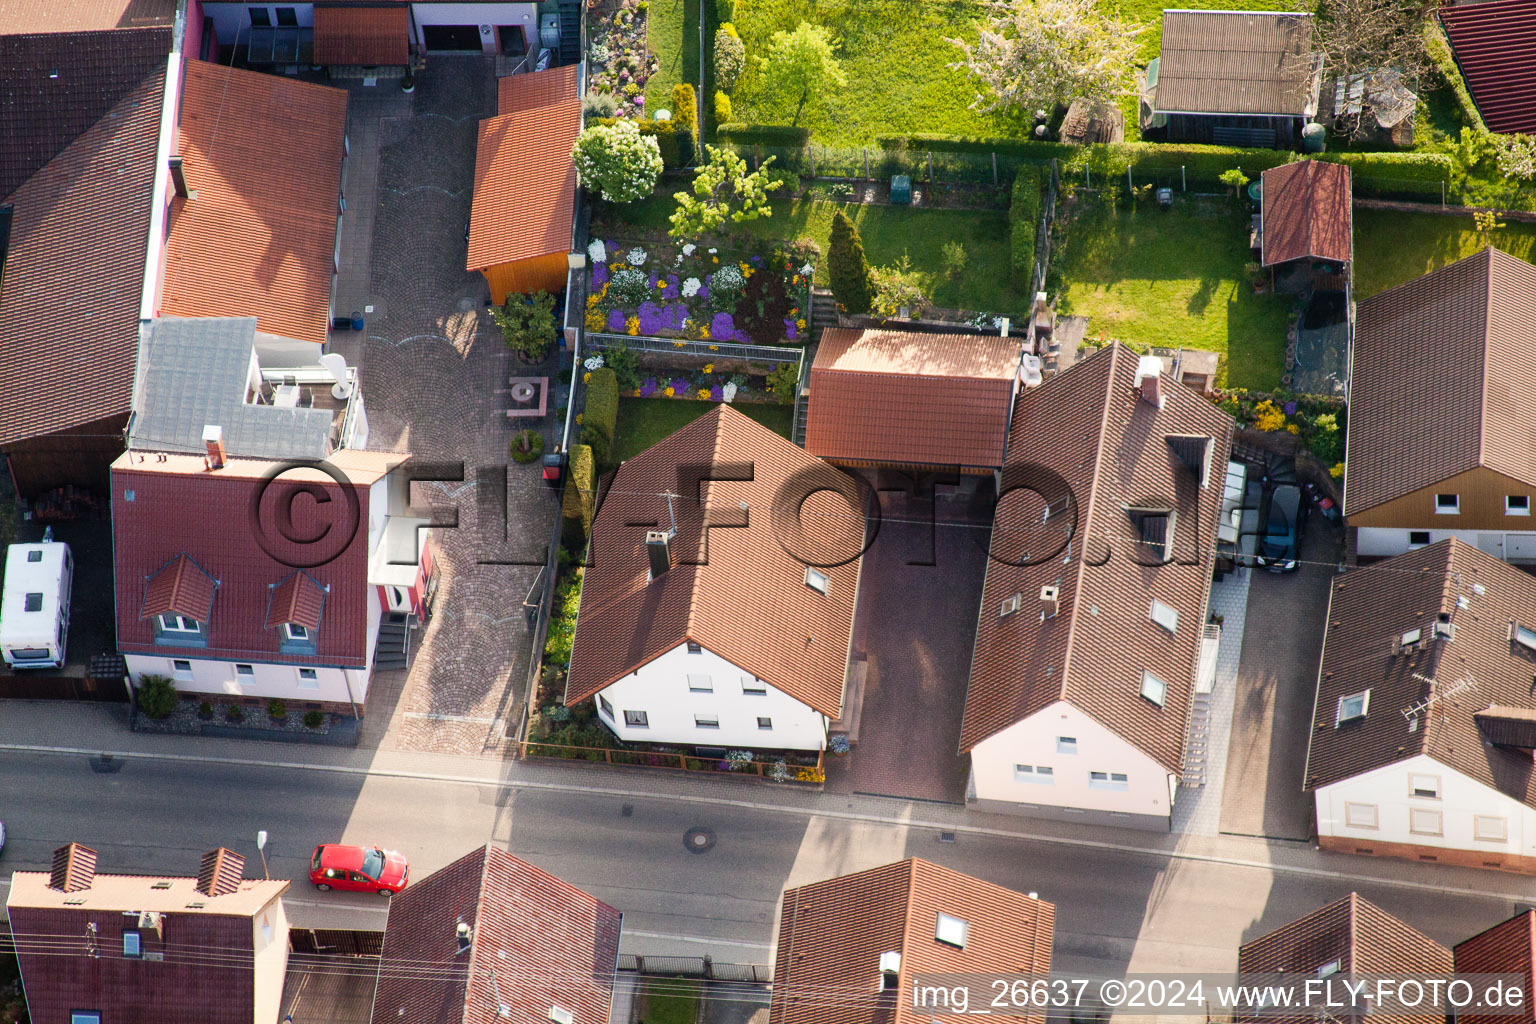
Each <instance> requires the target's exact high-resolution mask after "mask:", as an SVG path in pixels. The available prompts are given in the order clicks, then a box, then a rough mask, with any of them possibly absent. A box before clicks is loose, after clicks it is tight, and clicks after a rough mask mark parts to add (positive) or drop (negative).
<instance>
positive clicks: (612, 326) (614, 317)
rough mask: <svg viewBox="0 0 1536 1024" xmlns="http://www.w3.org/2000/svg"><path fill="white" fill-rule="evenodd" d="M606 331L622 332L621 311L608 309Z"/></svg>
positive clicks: (622, 314)
mask: <svg viewBox="0 0 1536 1024" xmlns="http://www.w3.org/2000/svg"><path fill="white" fill-rule="evenodd" d="M608 329H609V330H610V331H614V332H618V331H622V330H624V311H623V310H622V309H610V310H609V311H608Z"/></svg>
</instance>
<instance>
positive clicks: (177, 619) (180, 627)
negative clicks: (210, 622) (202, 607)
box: [160, 614, 202, 633]
mask: <svg viewBox="0 0 1536 1024" xmlns="http://www.w3.org/2000/svg"><path fill="white" fill-rule="evenodd" d="M201 631H202V627H201V626H200V625H199V624H198V621H197V620H196V619H189V618H187V617H186V616H185V615H176V614H169V615H162V616H160V632H162V633H199V632H201Z"/></svg>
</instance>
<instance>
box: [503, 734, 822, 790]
mask: <svg viewBox="0 0 1536 1024" xmlns="http://www.w3.org/2000/svg"><path fill="white" fill-rule="evenodd" d="M517 749H518V756H519V757H521V758H523V759H524V760H527V759H528V758H541V759H544V760H559V761H587V762H589V763H593V764H611V765H618V766H619V767H622V768H663V769H666V770H668V771H685V772H708V773H712V774H717V775H733V776H737V777H747V778H756V779H772V780H774V781H775V782H807V783H811V784H812V785H820V784H821V783H823V782H825V781H826V779H827V773H826V768H825V767H824V765H823V761H822V755H821V754H820V753H818V754H817V755H816V763H815V764H786V763H780V762H777V761H733V760H731V759H729V758H727V757H723V756H722V757H701V756H699V755H697V754H668V753H662V752H660V751H652V750H616V749H614V748H612V747H571V746H566V745H564V744H561V743H542V742H538V741H533V740H528V741H524V742H522V743H519V744H518V747H517Z"/></svg>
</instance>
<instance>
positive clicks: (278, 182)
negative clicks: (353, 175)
mask: <svg viewBox="0 0 1536 1024" xmlns="http://www.w3.org/2000/svg"><path fill="white" fill-rule="evenodd" d="M181 104H182V105H181V126H180V153H181V156H182V159H183V167H184V170H185V171H186V176H187V186H188V188H190V189H191V190H192V191H194V192H196V193H197V197H196V198H195V199H176V200H174V201H173V202H172V204H171V217H170V234H169V237H168V238H167V240H166V246H165V285H164V288H163V290H162V293H161V300H160V311H161V313H163V314H165V315H167V316H252V315H254V316H255V317H256V322H257V326H258V329H259V330H261V331H263V332H265V333H268V334H278V335H281V336H283V337H286V338H294V339H297V340H299V341H312V342H315V343H316V344H323V343H324V342H325V340H326V338H327V336H328V332H329V330H330V302H331V275H332V273H333V272H334V270H335V263H334V255H335V246H336V216H337V212H338V209H339V200H340V196H341V161H342V156H343V152H342V147H343V142H342V140H343V137H344V136H345V134H346V127H347V94H346V93H345V92H344V91H343V90H341V89H332V88H330V87H329V86H323V85H312V84H310V83H308V82H298V81H294V80H292V79H287V78H284V77H283V76H281V75H269V74H265V73H263V72H258V71H246V70H244V69H242V68H230V67H224V66H221V65H217V64H209V63H207V62H205V61H200V60H190V61H188V62H187V68H186V80H185V82H184V83H183V93H182V101H181Z"/></svg>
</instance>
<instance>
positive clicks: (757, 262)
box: [752, 256, 763, 267]
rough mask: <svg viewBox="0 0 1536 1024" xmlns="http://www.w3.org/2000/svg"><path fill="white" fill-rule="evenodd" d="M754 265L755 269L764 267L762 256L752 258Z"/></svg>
mask: <svg viewBox="0 0 1536 1024" xmlns="http://www.w3.org/2000/svg"><path fill="white" fill-rule="evenodd" d="M752 265H753V266H754V267H760V266H762V265H763V258H762V257H761V256H753V257H752Z"/></svg>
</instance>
